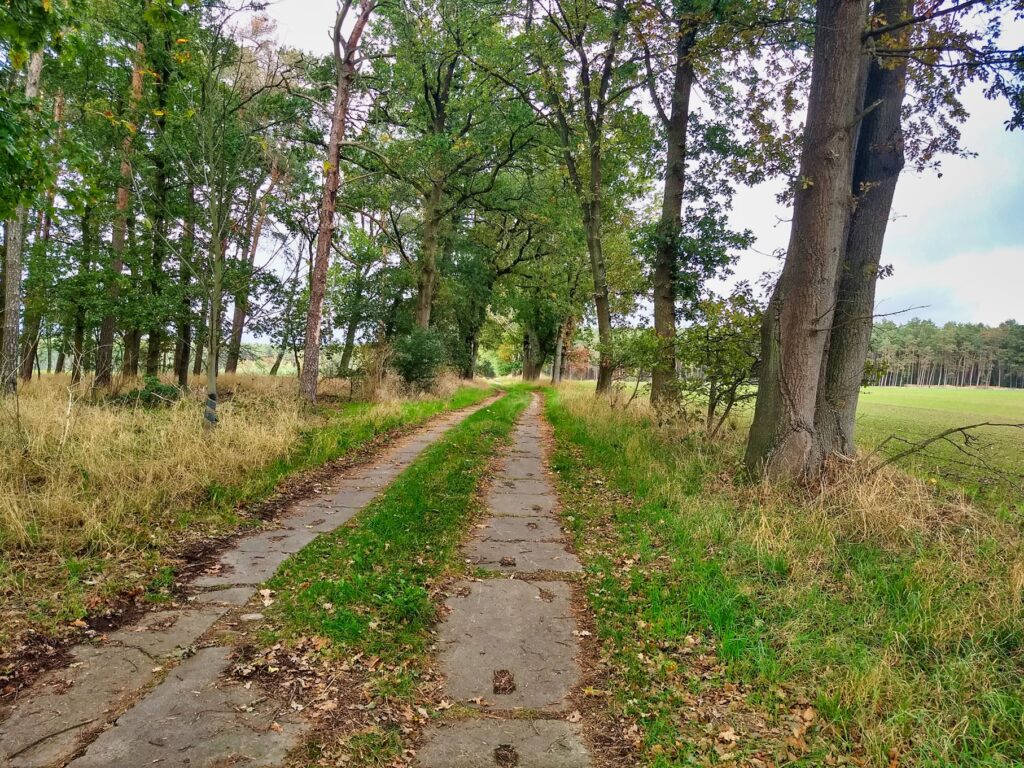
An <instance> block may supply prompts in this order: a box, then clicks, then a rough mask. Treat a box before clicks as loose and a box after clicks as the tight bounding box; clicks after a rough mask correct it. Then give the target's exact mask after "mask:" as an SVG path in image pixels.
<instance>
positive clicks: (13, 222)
mask: <svg viewBox="0 0 1024 768" xmlns="http://www.w3.org/2000/svg"><path fill="white" fill-rule="evenodd" d="M42 71H43V53H42V51H36V52H35V53H33V54H32V56H31V57H30V58H29V62H28V73H27V75H26V77H25V98H26V99H29V100H32V99H35V98H37V97H38V96H39V79H40V76H41V74H42ZM27 220H28V208H27V207H26V206H24V205H19V206H18V207H17V209H16V210H15V212H14V217H13V218H12V219H10V220H9V221H8V222H7V238H6V239H7V243H6V245H7V258H6V259H5V261H4V296H3V298H4V303H3V311H4V312H3V336H2V340H0V395H4V394H11V393H13V392H14V391H15V389H16V388H17V386H18V368H19V365H18V362H19V360H20V357H19V354H18V349H19V343H18V342H19V339H20V337H19V334H18V330H19V326H20V324H21V260H22V251H23V250H24V247H25V224H26V222H27Z"/></svg>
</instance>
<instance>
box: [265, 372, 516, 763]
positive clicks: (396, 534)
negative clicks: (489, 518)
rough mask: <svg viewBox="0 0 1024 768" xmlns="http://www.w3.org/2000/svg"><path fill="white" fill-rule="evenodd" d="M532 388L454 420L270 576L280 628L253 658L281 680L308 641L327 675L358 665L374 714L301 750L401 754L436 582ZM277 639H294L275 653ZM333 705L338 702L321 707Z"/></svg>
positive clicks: (362, 699) (452, 562) (455, 566)
mask: <svg viewBox="0 0 1024 768" xmlns="http://www.w3.org/2000/svg"><path fill="white" fill-rule="evenodd" d="M529 397H530V396H529V393H528V392H526V391H525V390H523V389H516V390H514V391H512V392H511V393H510V394H509V395H507V396H506V397H504V398H503V399H501V400H500V401H498V402H496V403H494V404H492V405H491V406H489V407H487V408H485V409H484V410H482V411H479V412H478V413H476V414H474V415H473V416H471V417H469V418H468V419H466V420H465V421H464V422H462V423H461V424H460V425H458V426H457V427H455V428H453V429H452V430H451V431H450V432H449V433H448V434H447V435H445V437H444V438H443V439H442V440H441V441H439V442H438V443H437V444H436V445H434V446H433V447H431V448H430V449H428V450H427V451H426V452H425V453H424V454H423V456H421V457H420V458H419V459H418V460H417V461H416V462H415V463H414V464H413V465H412V466H411V467H410V468H409V469H408V470H407V471H406V472H405V473H403V474H402V475H401V476H400V477H399V478H398V480H396V481H395V483H394V484H393V485H392V486H391V487H390V488H389V489H388V490H387V491H386V492H385V493H384V494H383V495H382V496H381V497H380V498H379V499H377V500H376V501H375V502H374V503H373V504H372V505H371V506H370V507H368V508H367V509H365V510H363V511H362V512H361V513H360V514H359V515H358V516H357V517H356V518H355V520H354V521H353V522H352V523H351V524H350V525H349V526H346V527H344V528H341V529H339V530H338V531H336V532H335V533H333V534H331V535H327V536H322V537H320V538H319V539H317V540H316V541H315V542H313V543H312V544H310V545H309V546H308V547H306V548H305V549H304V550H302V551H301V552H299V553H298V554H296V555H295V556H293V557H292V558H290V559H289V560H288V561H286V562H285V563H284V564H283V565H282V566H281V569H280V570H279V571H278V573H277V575H276V576H275V577H274V579H273V580H272V581H271V582H270V583H269V584H268V586H269V588H270V589H271V590H273V592H274V599H275V601H276V602H275V604H274V605H273V606H272V607H271V608H270V618H271V620H272V621H273V622H274V624H275V627H276V628H275V629H274V630H273V631H271V632H270V633H268V635H267V636H266V637H265V638H264V641H265V646H268V647H270V649H271V650H270V656H264V657H263V660H262V663H261V664H260V665H259V666H260V667H261V668H262V669H263V670H264V671H266V670H268V669H275V670H277V674H279V675H281V676H282V679H287V676H288V675H289V669H288V668H286V665H284V664H280V663H279V661H278V658H279V655H284V653H287V654H289V655H291V657H292V658H294V657H295V654H301V653H302V652H303V651H309V652H310V653H311V654H312V655H314V656H315V657H316V658H317V660H319V662H322V663H325V664H327V665H328V675H329V676H330V677H332V678H335V677H336V676H337V675H340V674H342V671H351V670H352V669H354V668H356V669H358V670H360V671H361V672H362V673H363V674H364V676H365V679H363V680H362V681H361V682H360V683H359V684H358V686H357V688H358V690H359V691H360V692H361V693H360V694H359V697H357V700H358V701H359V703H360V705H361V708H365V707H367V706H369V707H370V709H371V710H372V713H373V720H372V723H373V724H372V726H370V727H368V728H366V729H362V730H361V731H360V732H359V733H357V734H356V735H355V736H354V737H353V738H351V739H348V740H346V741H345V743H344V744H342V745H340V746H338V745H334V746H333V749H334V750H335V751H334V752H332V753H331V754H330V755H329V756H325V754H324V752H323V750H325V749H331V747H329V746H328V745H326V744H320V745H315V746H314V747H311V749H312V750H313V751H312V752H311V753H310V754H309V755H306V756H305V759H308V760H311V761H316V760H324V759H326V760H328V762H329V764H330V765H335V764H342V763H335V762H330V761H331V760H336V759H337V760H341V759H342V758H344V760H345V762H344V764H345V765H360V764H372V765H378V764H380V765H385V764H388V765H390V764H391V758H392V757H394V756H395V755H396V754H400V753H401V738H400V736H401V733H402V728H403V726H407V725H408V724H409V722H410V721H411V720H412V719H414V718H417V717H420V716H422V715H423V714H424V713H420V714H418V715H417V714H415V712H414V710H413V709H412V708H411V706H412V705H413V704H414V702H415V700H416V693H417V690H418V689H419V687H420V686H421V685H423V684H424V683H425V682H426V681H427V680H428V679H429V674H428V672H427V670H426V669H425V666H424V664H425V654H426V652H427V648H428V645H429V643H430V639H431V635H430V632H429V630H430V628H431V627H432V626H433V624H434V623H435V622H436V621H437V619H438V606H437V604H436V602H435V600H434V591H435V590H436V588H437V587H438V585H439V584H440V583H441V582H442V581H444V579H445V578H447V577H448V576H451V575H452V574H454V573H458V572H461V570H462V569H463V567H464V565H463V563H462V560H461V558H460V556H459V543H460V541H461V539H462V537H463V535H464V534H465V531H466V528H467V526H468V525H469V522H470V520H471V519H472V516H473V513H474V510H475V506H476V503H477V502H476V494H477V488H478V485H479V482H480V480H481V478H482V476H483V474H484V472H485V471H486V469H487V467H488V466H489V463H490V461H491V459H492V458H493V456H494V454H495V452H496V451H497V450H498V448H499V447H500V446H501V445H502V444H504V443H505V442H506V441H507V439H508V436H509V434H510V432H511V430H512V427H513V425H514V423H515V421H516V419H517V418H518V416H519V414H520V413H521V412H522V410H523V408H524V407H525V406H526V403H527V402H528V399H529ZM282 646H286V647H287V646H290V647H291V650H288V651H286V652H282V651H280V648H281V647H282ZM296 649H297V650H296ZM310 663H313V662H310ZM272 665H276V666H272ZM292 670H294V667H292ZM322 679H323V676H321V680H322ZM269 682H270V684H272V685H274V686H275V687H278V688H280V687H281V685H282V683H281V680H273V679H271V680H270V681H269ZM338 687H343V686H338ZM305 694H306V695H307V696H310V695H312V696H313V697H314V698H315V697H316V695H321V694H322V695H321V698H320V700H319V701H318V702H317V703H315V704H314V706H313V709H312V710H311V711H316V710H317V707H319V708H320V709H321V710H323V709H324V706H323V705H324V702H334V698H333V697H335V696H337V695H338V691H337V690H336V689H330V690H327V691H326V692H324V691H319V690H318V689H317V688H316V686H308V687H307V689H306V691H305ZM324 697H326V698H324ZM369 702H372V704H369ZM337 708H338V706H337V703H336V702H335V703H333V704H330V705H329V706H328V707H327V709H328V710H330V711H333V710H336V709H337ZM350 735H351V734H350ZM376 760H379V761H381V762H379V763H378V762H374V761H376ZM303 764H308V763H303Z"/></svg>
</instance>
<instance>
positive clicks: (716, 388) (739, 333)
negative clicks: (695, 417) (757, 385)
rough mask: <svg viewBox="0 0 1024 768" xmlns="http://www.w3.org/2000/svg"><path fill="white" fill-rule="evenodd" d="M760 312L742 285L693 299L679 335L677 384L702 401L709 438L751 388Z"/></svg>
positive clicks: (751, 393) (758, 344)
mask: <svg viewBox="0 0 1024 768" xmlns="http://www.w3.org/2000/svg"><path fill="white" fill-rule="evenodd" d="M761 315H762V308H761V306H760V305H759V304H758V302H757V301H756V300H755V299H754V296H753V294H752V293H751V291H750V288H749V286H747V285H745V284H743V285H740V286H739V287H738V288H737V289H736V291H734V292H733V293H732V294H731V295H730V296H728V297H726V298H720V297H717V296H711V297H710V298H707V299H705V300H703V301H700V302H698V303H697V305H696V307H695V309H694V312H693V321H692V323H691V324H690V325H688V326H686V327H685V328H684V329H683V330H682V331H681V332H680V334H679V342H678V351H677V359H678V360H679V362H680V365H681V368H682V376H681V377H680V379H679V388H680V390H681V392H682V393H683V394H684V396H685V397H687V398H688V399H690V400H691V401H692V402H697V403H699V404H700V405H701V406H703V408H704V410H705V414H706V418H705V428H706V430H707V434H708V436H709V437H714V436H715V435H716V434H717V433H718V431H719V430H720V429H721V428H722V425H723V424H724V423H725V420H726V419H727V418H728V417H729V415H730V413H732V410H733V408H734V407H735V405H736V404H737V403H739V402H741V401H743V400H746V399H749V398H751V397H753V396H754V395H755V393H756V390H755V389H754V380H755V376H756V373H757V365H758V362H759V360H760V356H761Z"/></svg>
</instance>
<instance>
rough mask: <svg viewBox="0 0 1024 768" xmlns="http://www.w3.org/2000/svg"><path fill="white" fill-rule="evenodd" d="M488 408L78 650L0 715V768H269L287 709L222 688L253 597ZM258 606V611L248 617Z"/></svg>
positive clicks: (299, 732)
mask: <svg viewBox="0 0 1024 768" xmlns="http://www.w3.org/2000/svg"><path fill="white" fill-rule="evenodd" d="M490 402H492V401H488V402H485V403H482V404H480V405H478V406H475V407H474V408H471V409H467V410H464V411H460V412H457V413H452V414H447V415H445V416H442V417H440V418H438V419H435V420H434V421H432V422H431V423H430V424H429V425H428V426H426V427H425V428H423V429H421V430H419V431H417V432H415V433H413V434H412V435H410V436H408V437H406V438H403V439H401V440H399V441H397V442H396V443H395V444H394V445H393V446H391V447H390V448H389V449H388V450H387V451H386V452H385V453H383V454H382V455H381V456H380V457H379V458H377V459H376V460H375V461H373V462H371V463H369V464H367V465H364V466H361V467H359V468H357V469H355V470H352V471H351V472H343V473H341V474H340V475H339V476H338V477H336V478H335V479H334V480H333V481H332V482H331V483H330V485H329V486H328V487H327V488H326V489H325V492H324V493H323V494H321V495H319V496H317V497H315V498H311V499H306V500H303V501H299V502H297V503H295V504H294V505H293V507H292V508H291V510H290V512H289V513H288V514H287V515H285V516H283V517H282V518H281V519H280V520H279V523H280V527H279V528H277V529H274V530H268V531H264V532H262V533H259V534H256V535H253V536H248V537H245V538H242V539H240V540H238V541H237V542H236V543H235V544H234V546H232V547H231V548H230V549H228V550H226V551H224V552H223V553H222V554H221V556H220V558H219V560H218V561H217V562H216V563H215V564H214V565H213V566H212V567H210V568H209V569H207V571H206V572H205V573H204V574H202V575H200V576H199V577H198V578H196V579H194V580H193V581H192V582H191V586H192V587H193V588H194V589H195V590H196V593H195V595H194V596H193V597H192V598H190V601H189V605H187V606H182V607H175V608H173V609H171V610H162V611H156V612H153V613H149V614H147V615H146V616H144V617H143V618H142V620H140V621H139V622H138V623H136V624H134V625H132V626H128V627H125V628H122V629H120V630H118V631H117V632H113V633H111V634H109V635H107V636H105V637H103V638H101V639H100V640H99V641H98V642H96V643H93V644H84V645H80V646H77V647H75V648H74V649H73V650H72V652H71V656H72V663H71V665H70V667H69V668H68V669H64V670H58V671H54V672H51V673H49V674H47V675H46V676H44V677H43V678H41V679H40V680H39V681H38V682H37V683H36V685H34V686H33V687H32V688H30V689H29V690H28V691H26V692H25V693H24V694H23V695H22V696H21V697H20V698H19V700H18V701H17V702H15V704H14V705H13V706H11V707H9V708H8V709H7V710H6V711H0V717H2V718H4V719H3V721H2V722H0V766H4V767H5V768H6V767H7V766H10V768H50V767H52V766H71V767H72V768H100V767H101V766H102V767H103V768H140V767H141V766H148V765H157V766H159V767H160V768H178V767H181V768H185V767H186V766H187V768H202V767H203V766H213V765H225V764H230V765H232V766H273V765H278V764H280V763H281V762H283V760H284V757H285V755H286V754H287V753H288V751H289V750H291V749H292V748H294V747H295V746H297V745H298V744H299V743H300V742H301V740H302V738H303V735H304V734H305V733H306V732H307V731H308V730H309V727H310V726H309V723H308V722H307V721H305V720H304V719H303V718H302V717H301V716H300V715H298V714H297V713H296V712H294V711H293V710H292V708H291V707H289V702H287V701H277V700H273V699H269V698H267V697H265V696H264V695H262V694H260V693H258V692H257V691H255V690H253V691H250V690H249V688H248V687H247V686H244V685H242V684H239V683H236V682H233V681H231V680H229V679H228V677H227V675H226V674H225V673H226V672H228V671H229V667H230V664H231V650H232V644H233V643H232V641H233V639H236V638H238V637H239V636H241V635H244V634H245V633H246V632H249V631H252V629H253V628H255V627H258V624H259V621H260V620H261V619H262V618H263V617H262V615H261V614H260V613H259V607H258V606H259V605H260V603H259V594H258V588H259V585H260V584H262V583H263V582H264V581H265V580H266V579H268V578H270V577H271V576H272V575H273V574H274V572H275V571H276V570H277V568H278V566H279V565H280V564H281V563H282V562H283V561H284V560H285V559H286V558H287V557H288V556H289V555H291V554H292V553H294V552H297V551H299V550H300V549H302V548H303V547H305V546H306V545H307V544H309V543H310V542H311V541H312V540H313V539H314V538H316V537H317V536H318V535H320V534H321V533H325V532H328V531H332V530H334V529H336V528H338V527H339V526H341V525H343V524H344V523H346V522H347V521H348V520H350V519H351V518H352V517H353V516H354V515H355V514H356V513H357V512H358V511H359V510H361V509H362V508H363V507H365V506H366V505H367V504H369V503H370V501H371V500H373V498H374V497H376V496H377V495H378V494H379V493H380V492H381V491H382V490H384V489H385V488H386V487H387V486H388V485H390V484H391V482H392V481H393V480H394V479H395V478H396V477H397V476H398V475H399V474H400V473H401V472H402V471H404V470H405V469H406V468H407V467H408V466H409V465H410V464H412V462H413V461H414V460H415V459H416V458H417V457H418V456H419V455H420V453H421V452H422V451H423V450H425V449H426V448H427V447H428V446H430V445H431V444H432V443H434V442H435V441H436V440H437V439H438V438H440V437H441V436H442V435H443V434H444V433H445V432H446V431H447V430H448V429H450V428H451V427H453V426H454V425H456V424H457V423H459V422H460V421H462V420H463V419H465V418H466V417H467V416H469V415H470V414H472V413H475V412H476V411H477V410H480V409H481V408H483V407H485V406H486V405H488V404H489V403H490ZM253 604H255V605H256V606H257V607H256V608H254V607H252V606H253Z"/></svg>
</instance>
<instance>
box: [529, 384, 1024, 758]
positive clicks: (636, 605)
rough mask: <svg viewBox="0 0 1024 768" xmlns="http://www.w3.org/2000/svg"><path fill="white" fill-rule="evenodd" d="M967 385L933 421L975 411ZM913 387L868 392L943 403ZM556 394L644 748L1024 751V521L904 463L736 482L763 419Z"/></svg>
mask: <svg viewBox="0 0 1024 768" xmlns="http://www.w3.org/2000/svg"><path fill="white" fill-rule="evenodd" d="M902 394H903V393H900V395H902ZM943 394H945V393H943ZM958 394H959V393H952V394H951V395H946V398H947V404H946V406H945V410H944V409H943V408H934V409H933V410H935V411H937V415H935V416H933V420H932V425H933V426H934V424H936V423H938V424H941V423H945V422H946V421H951V422H952V423H959V419H960V417H961V412H960V411H959V410H956V411H954V410H952V407H951V406H950V405H949V402H952V403H954V404H956V403H958V402H963V401H960V400H959V398H958V397H954V396H953V395H958ZM972 394H973V393H972ZM977 394H978V395H981V394H988V393H977ZM997 394H999V393H997ZM896 397H897V403H898V404H897V405H895V406H889V405H886V404H883V403H882V402H881V400H882V398H876V399H875V400H873V401H872V402H871V404H870V405H869V406H867V407H866V411H867V412H869V413H870V412H871V410H872V409H876V408H877V409H880V411H881V409H883V408H886V407H889V408H893V407H894V408H898V409H903V411H904V412H906V411H907V410H911V409H913V408H915V407H917V408H921V407H923V402H924V401H923V400H922V401H919V403H918V404H917V405H907V401H908V400H910V399H911V398H912V397H913V395H910V396H905V399H904V400H903V401H902V402H899V395H897V396H896ZM969 399H970V397H968V398H966V400H969ZM911 412H913V411H911ZM548 414H549V417H550V418H551V420H552V422H553V424H554V426H555V431H556V436H557V453H556V458H555V469H556V471H557V472H558V473H559V475H560V478H561V481H562V482H561V490H562V493H563V502H564V516H565V520H566V521H567V523H568V524H569V525H570V526H571V527H572V529H573V530H574V532H575V534H576V543H577V546H578V548H579V550H580V553H581V555H582V557H583V559H584V562H585V565H586V567H587V577H586V585H587V592H588V598H589V602H590V605H591V607H592V609H593V610H594V613H595V616H596V617H597V631H598V635H599V638H600V641H601V644H602V649H603V650H602V656H603V659H604V660H605V662H606V663H607V664H608V665H609V666H610V674H609V677H610V678H611V680H612V681H613V682H612V683H611V686H610V687H611V691H610V699H609V706H610V707H611V708H612V710H613V713H612V714H613V716H614V717H616V718H621V719H623V720H624V721H625V722H626V723H629V724H631V725H629V726H627V727H628V729H629V731H630V732H631V733H632V734H634V735H635V736H636V738H638V739H639V742H640V749H641V751H642V753H643V759H642V760H641V761H639V762H640V764H643V765H648V766H656V767H658V768H667V767H668V766H675V765H707V764H714V763H717V762H719V761H720V758H721V757H723V756H728V758H729V760H730V761H735V762H730V763H729V764H751V765H767V764H768V762H767V761H768V760H771V761H772V764H775V765H782V764H785V765H790V766H820V765H841V764H854V765H866V766H873V767H874V766H877V767H878V768H885V767H886V766H918V767H921V766H928V767H929V768H940V767H943V766H951V765H957V766H969V767H971V768H980V767H982V766H984V767H986V768H989V767H993V768H994V767H995V766H1006V765H1019V764H1021V762H1022V761H1024V698H1022V696H1021V691H1022V690H1024V667H1022V665H1021V649H1022V642H1024V600H1022V598H1024V536H1022V528H1021V526H1020V524H1019V522H1018V521H1013V522H1009V521H1006V520H1003V519H1000V516H998V515H993V514H991V513H990V512H987V511H985V510H979V509H976V508H972V507H971V506H969V505H965V504H963V503H957V502H956V500H955V499H951V498H949V497H947V496H945V495H943V494H939V493H936V492H935V490H934V489H933V488H932V487H931V485H930V484H929V483H928V482H927V481H926V480H916V479H914V478H913V477H910V476H907V475H906V474H904V473H903V472H902V471H901V470H899V469H897V468H887V469H885V470H883V471H881V472H879V473H878V474H876V475H875V476H874V477H873V478H871V479H870V480H867V481H865V480H863V479H861V478H859V477H853V478H852V479H851V481H847V482H841V481H840V482H836V484H835V485H833V486H831V487H829V488H827V489H825V491H824V492H823V493H822V494H821V495H811V494H802V493H801V492H800V491H799V490H797V489H793V488H790V489H772V488H769V487H767V486H765V487H760V486H751V485H749V484H747V483H744V482H737V480H736V477H737V475H736V470H737V468H738V463H739V462H738V459H739V456H740V453H741V450H742V434H743V430H742V429H737V430H736V431H735V432H733V433H732V437H731V439H727V440H725V441H723V442H721V443H716V444H712V445H707V444H705V443H704V442H703V440H702V439H701V438H700V436H699V435H694V434H688V433H687V431H686V429H685V427H681V426H679V425H667V426H661V427H659V426H658V425H657V423H656V421H655V419H654V418H653V414H652V413H651V411H650V409H649V406H648V405H647V404H646V403H635V404H634V405H633V406H631V407H630V408H629V409H623V408H621V407H619V408H612V407H610V405H609V404H608V402H607V401H603V400H595V399H594V398H593V397H592V396H591V394H590V393H589V392H588V391H583V390H582V389H581V388H578V387H566V388H563V389H561V390H559V391H556V392H552V393H551V394H550V395H549V398H548ZM872 418H875V419H877V424H878V425H879V427H878V428H879V429H884V428H886V426H887V425H890V424H891V423H892V421H891V419H890V417H889V416H888V415H887V414H886V413H885V412H884V411H882V412H881V413H879V415H877V416H876V415H874V414H872ZM908 418H910V417H908ZM928 428H931V427H930V426H928V427H926V429H928ZM747 757H749V758H751V759H756V760H760V761H761V762H759V763H754V762H749V763H745V762H744V760H745V759H746V758H747Z"/></svg>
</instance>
